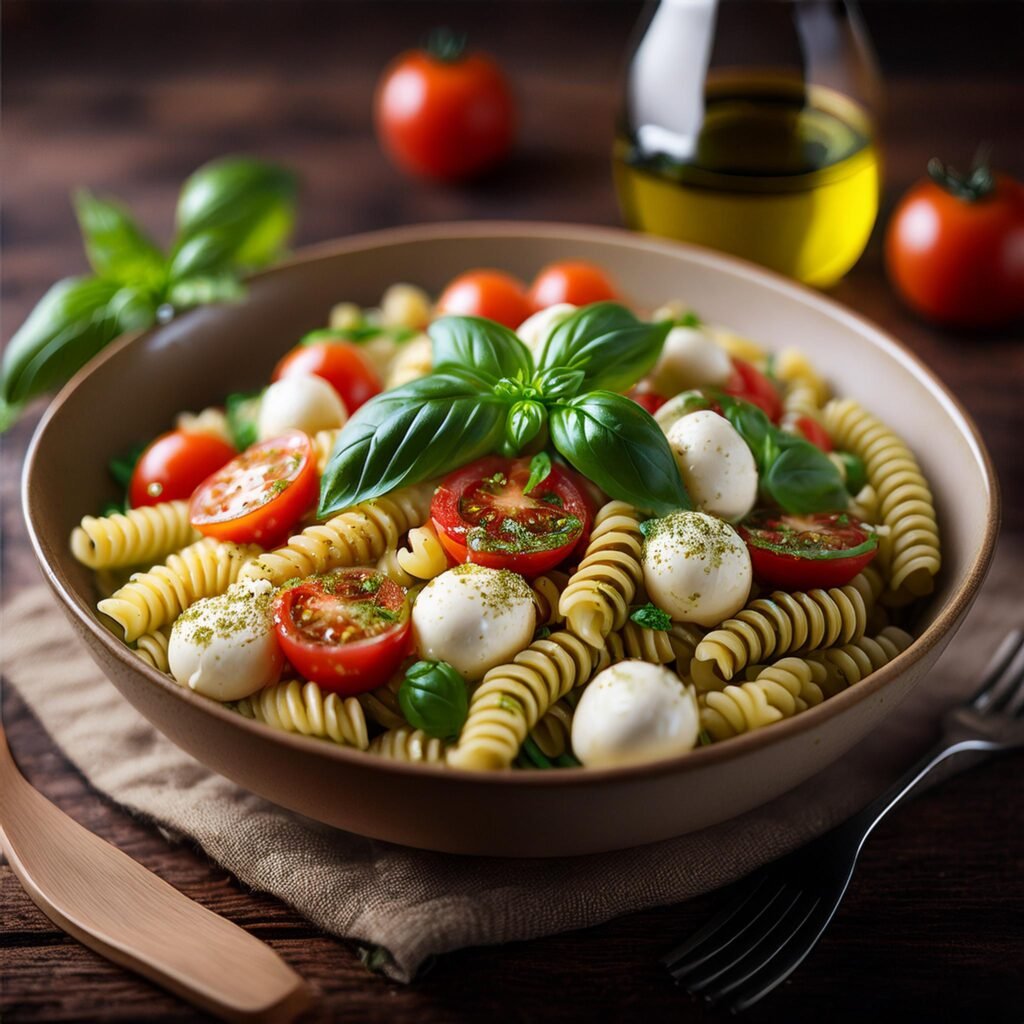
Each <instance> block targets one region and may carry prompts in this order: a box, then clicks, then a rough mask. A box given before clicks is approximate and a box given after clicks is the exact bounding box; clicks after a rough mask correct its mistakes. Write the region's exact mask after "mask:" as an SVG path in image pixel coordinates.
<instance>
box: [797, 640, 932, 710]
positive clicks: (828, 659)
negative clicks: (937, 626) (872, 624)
mask: <svg viewBox="0 0 1024 1024" xmlns="http://www.w3.org/2000/svg"><path fill="white" fill-rule="evenodd" d="M913 642H914V638H913V637H912V636H911V635H910V634H909V633H907V632H905V631H904V630H902V629H899V628H898V627H896V626H887V627H886V628H885V629H883V630H882V631H881V632H880V633H879V634H878V635H877V636H875V637H869V636H863V637H861V638H860V639H859V640H855V641H853V642H852V643H848V644H845V645H844V646H842V647H835V648H833V649H831V650H827V651H818V652H817V653H815V654H811V655H808V661H814V662H817V663H818V664H820V665H822V666H823V667H824V668H825V669H826V672H827V675H826V678H825V680H824V681H823V682H822V683H821V688H822V690H823V691H824V692H825V694H826V696H828V697H832V696H835V694H837V693H838V692H839V691H840V690H845V689H846V688H847V687H848V686H852V685H853V684H854V683H859V682H860V681H861V680H862V679H863V678H864V677H865V676H866V675H870V673H872V672H875V671H876V670H878V669H880V668H881V667H882V666H883V665H886V664H888V663H889V662H890V661H892V659H893V658H895V657H896V655H897V654H901V653H902V652H903V651H905V650H906V649H907V648H908V647H909V646H910V645H911V644H912V643H913Z"/></svg>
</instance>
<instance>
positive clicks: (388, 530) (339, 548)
mask: <svg viewBox="0 0 1024 1024" xmlns="http://www.w3.org/2000/svg"><path fill="white" fill-rule="evenodd" d="M433 490H434V489H433V485H432V484H417V485H416V486H415V487H407V488H405V489H404V490H401V491H396V492H395V493H394V494H391V495H389V496H388V497H386V498H375V499H373V500H372V501H364V502H362V504H359V505H355V506H353V507H352V508H350V509H348V510H346V511H345V512H341V513H339V514H338V515H336V516H335V517H334V518H333V519H329V520H328V521H327V522H326V523H322V524H317V525H314V526H308V527H306V529H305V530H303V531H302V532H301V533H298V534H296V535H295V536H294V537H292V538H291V540H289V541H288V543H287V544H286V545H285V546H284V547H281V548H278V549H277V550H276V551H269V552H267V553H265V554H262V555H260V556H259V557H258V558H254V559H253V560H252V561H251V562H249V563H248V564H247V565H246V566H245V568H244V569H243V570H242V573H241V575H240V578H241V579H267V580H270V582H271V583H273V584H274V586H280V585H281V584H282V583H284V582H285V580H289V579H292V578H293V577H295V576H312V575H314V574H315V573H321V572H329V571H330V570H331V569H339V568H341V567H343V566H352V565H372V564H373V563H375V562H376V561H377V559H378V558H380V557H381V555H383V554H384V552H385V551H387V550H388V549H389V548H396V547H397V546H398V538H399V537H401V535H402V534H403V533H405V532H406V531H407V530H408V529H409V527H410V526H412V525H413V524H414V523H421V522H423V520H424V519H425V518H426V516H427V513H428V512H429V510H430V499H431V497H432V495H433Z"/></svg>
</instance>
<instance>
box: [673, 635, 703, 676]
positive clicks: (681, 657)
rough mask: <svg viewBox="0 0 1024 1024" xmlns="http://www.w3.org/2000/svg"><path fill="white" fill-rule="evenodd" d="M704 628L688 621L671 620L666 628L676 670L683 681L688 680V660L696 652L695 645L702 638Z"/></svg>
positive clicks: (689, 660) (690, 659)
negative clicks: (670, 623)
mask: <svg viewBox="0 0 1024 1024" xmlns="http://www.w3.org/2000/svg"><path fill="white" fill-rule="evenodd" d="M704 636H705V633H704V630H703V629H701V628H700V627H698V626H694V625H693V624H692V623H689V622H673V623H672V625H671V626H670V627H669V630H668V642H669V643H670V644H671V645H672V652H673V654H675V659H676V671H677V672H678V673H679V675H680V676H681V677H682V678H683V680H684V681H690V680H689V674H690V662H691V661H692V660H693V656H694V654H696V652H697V645H698V644H699V643H700V642H701V640H703V639H704Z"/></svg>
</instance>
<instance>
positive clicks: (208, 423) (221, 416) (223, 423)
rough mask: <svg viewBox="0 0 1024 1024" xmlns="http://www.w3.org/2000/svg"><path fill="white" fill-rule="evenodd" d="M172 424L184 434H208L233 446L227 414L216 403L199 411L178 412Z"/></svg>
mask: <svg viewBox="0 0 1024 1024" xmlns="http://www.w3.org/2000/svg"><path fill="white" fill-rule="evenodd" d="M174 425H175V427H177V428H178V430H182V431H184V432H185V433H186V434H209V435H210V436H211V437H215V438H217V440H218V441H223V442H224V443H225V444H230V445H232V446H233V442H232V440H231V430H230V428H229V427H228V417H227V414H226V413H225V412H224V410H223V409H221V408H220V407H218V406H216V405H211V406H209V407H208V408H206V409H202V410H201V411H200V412H183V413H179V414H178V417H177V419H176V420H175V421H174Z"/></svg>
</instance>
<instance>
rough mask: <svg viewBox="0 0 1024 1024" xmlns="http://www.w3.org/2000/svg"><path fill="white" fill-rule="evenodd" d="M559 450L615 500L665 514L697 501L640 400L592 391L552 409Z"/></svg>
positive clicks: (551, 420)
mask: <svg viewBox="0 0 1024 1024" xmlns="http://www.w3.org/2000/svg"><path fill="white" fill-rule="evenodd" d="M550 425H551V440H552V443H553V444H554V446H555V448H556V449H557V450H558V451H559V452H560V453H561V454H562V455H564V456H565V458H566V459H567V460H568V461H569V462H570V463H571V464H572V466H574V467H575V468H576V469H577V470H578V471H579V472H580V473H582V474H583V475H584V476H585V477H588V478H589V479H591V480H592V481H593V482H594V483H596V484H597V486H598V487H600V488H601V489H602V490H603V491H605V492H606V493H607V494H610V495H611V496H612V497H613V498H619V499H620V500H622V501H628V502H630V503H631V504H633V505H635V506H636V507H637V508H638V509H640V510H641V511H643V512H649V513H651V514H653V515H656V516H665V515H668V514H669V513H670V512H676V511H678V510H679V509H691V508H693V505H692V503H691V501H690V497H689V495H688V494H687V493H686V488H685V487H684V486H683V481H682V478H681V477H680V475H679V469H678V467H677V466H676V460H675V457H674V456H673V454H672V450H671V449H670V448H669V446H668V441H666V440H665V435H664V434H663V433H662V432H661V430H660V429H659V427H658V424H657V423H655V422H654V420H653V419H652V418H651V416H650V414H649V413H647V412H646V411H645V410H644V409H642V408H641V407H640V406H639V405H637V403H636V402H634V401H632V400H631V399H629V398H626V397H625V396H624V395H616V394H613V393H612V392H610V391H592V392H590V393H589V394H584V395H580V396H579V397H577V398H574V399H572V400H571V401H569V402H567V403H565V404H560V405H555V406H553V407H552V409H551V412H550Z"/></svg>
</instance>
